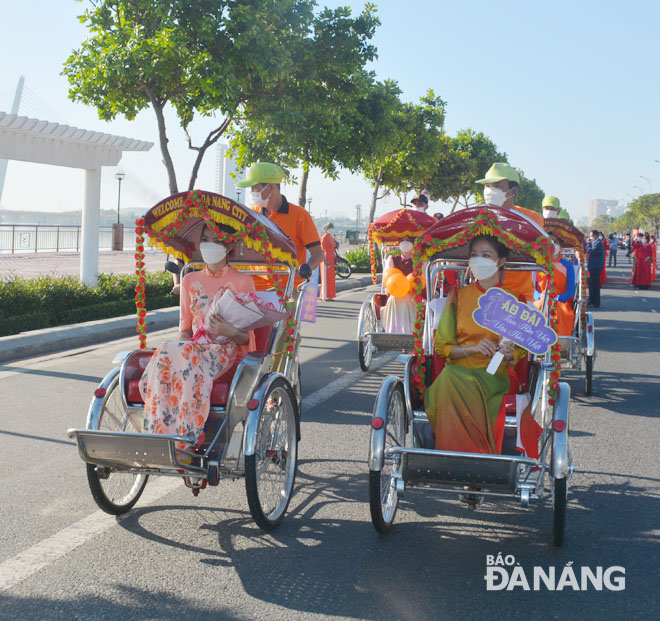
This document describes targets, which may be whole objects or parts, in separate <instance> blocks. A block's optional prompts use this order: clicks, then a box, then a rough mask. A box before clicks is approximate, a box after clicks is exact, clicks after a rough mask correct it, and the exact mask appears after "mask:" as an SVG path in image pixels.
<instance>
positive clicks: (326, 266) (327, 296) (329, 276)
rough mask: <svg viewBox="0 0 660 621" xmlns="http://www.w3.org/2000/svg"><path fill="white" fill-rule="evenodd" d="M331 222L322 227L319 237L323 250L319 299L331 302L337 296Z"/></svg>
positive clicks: (333, 239) (334, 242) (335, 244)
mask: <svg viewBox="0 0 660 621" xmlns="http://www.w3.org/2000/svg"><path fill="white" fill-rule="evenodd" d="M334 228H335V227H334V225H333V224H332V222H328V223H327V224H325V225H324V226H323V230H324V231H325V232H324V233H323V235H322V236H321V248H322V249H323V257H324V258H323V263H321V299H322V300H325V301H326V302H332V301H333V300H334V299H335V297H336V296H337V289H336V286H335V248H336V247H337V242H336V241H335V238H334V237H333V235H332V232H333V231H334Z"/></svg>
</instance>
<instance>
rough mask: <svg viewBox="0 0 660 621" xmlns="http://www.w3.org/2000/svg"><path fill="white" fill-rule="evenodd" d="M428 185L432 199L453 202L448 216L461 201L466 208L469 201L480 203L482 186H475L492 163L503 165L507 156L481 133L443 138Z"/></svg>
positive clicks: (461, 133) (469, 131) (472, 131)
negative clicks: (475, 199) (473, 198)
mask: <svg viewBox="0 0 660 621" xmlns="http://www.w3.org/2000/svg"><path fill="white" fill-rule="evenodd" d="M441 142H442V144H441V147H440V151H439V157H438V160H437V162H436V164H437V165H436V168H435V171H434V173H433V175H432V176H431V179H430V181H429V190H430V191H431V196H432V197H433V198H434V199H436V200H448V199H453V201H454V204H453V205H452V208H451V211H450V213H453V211H454V210H455V209H456V206H457V204H458V203H459V201H460V200H461V199H462V201H463V202H462V204H463V206H464V207H467V206H468V205H469V204H470V199H471V198H472V197H477V198H478V200H482V196H483V185H481V184H478V183H476V181H477V179H480V178H482V177H483V176H484V174H485V173H486V171H487V170H488V169H489V168H490V167H491V165H492V164H493V162H506V157H507V156H506V153H500V152H499V151H498V149H497V146H496V145H495V143H493V141H492V140H491V139H490V138H489V137H488V136H486V135H485V134H484V133H483V132H475V131H474V130H472V129H469V128H468V129H462V130H460V131H459V132H458V133H457V134H456V137H455V138H450V137H444V138H443V139H442V141H441Z"/></svg>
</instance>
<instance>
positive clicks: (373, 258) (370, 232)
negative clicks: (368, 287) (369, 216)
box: [367, 222, 378, 285]
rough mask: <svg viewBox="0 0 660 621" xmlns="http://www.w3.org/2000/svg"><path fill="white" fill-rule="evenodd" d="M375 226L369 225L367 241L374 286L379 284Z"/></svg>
mask: <svg viewBox="0 0 660 621" xmlns="http://www.w3.org/2000/svg"><path fill="white" fill-rule="evenodd" d="M373 233H374V224H373V222H370V223H369V226H368V227H367V239H368V240H369V264H370V266H371V282H372V283H374V285H375V284H376V283H377V282H378V277H377V275H376V248H375V244H374V235H373Z"/></svg>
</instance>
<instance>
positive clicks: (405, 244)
mask: <svg viewBox="0 0 660 621" xmlns="http://www.w3.org/2000/svg"><path fill="white" fill-rule="evenodd" d="M412 248H413V245H412V242H409V241H402V242H401V243H400V244H399V250H401V252H410V251H411V250H412Z"/></svg>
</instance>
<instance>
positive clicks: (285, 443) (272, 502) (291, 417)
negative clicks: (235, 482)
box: [245, 378, 298, 530]
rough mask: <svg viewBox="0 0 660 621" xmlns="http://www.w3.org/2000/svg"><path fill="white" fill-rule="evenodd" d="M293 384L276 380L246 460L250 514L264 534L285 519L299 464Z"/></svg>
mask: <svg viewBox="0 0 660 621" xmlns="http://www.w3.org/2000/svg"><path fill="white" fill-rule="evenodd" d="M294 399H295V398H294V396H293V392H292V390H291V386H290V385H289V383H288V382H287V381H286V380H285V379H283V378H278V379H276V380H275V381H274V382H273V384H272V385H271V386H270V388H269V389H268V391H267V392H266V394H265V395H264V398H263V401H262V403H261V411H260V413H259V425H258V427H257V441H256V446H255V452H254V455H246V457H245V491H246V493H247V499H248V505H249V506H250V513H251V514H252V517H253V519H254V521H255V522H256V524H257V525H258V526H259V527H260V528H263V529H264V530H273V529H274V528H275V527H276V526H277V525H278V524H279V523H280V522H281V521H282V518H283V517H284V514H285V512H286V509H287V507H288V506H289V501H290V500H291V493H292V491H293V484H294V481H295V478H296V466H297V460H298V439H297V436H296V416H297V413H296V407H295V405H294V403H295V400H294Z"/></svg>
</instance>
